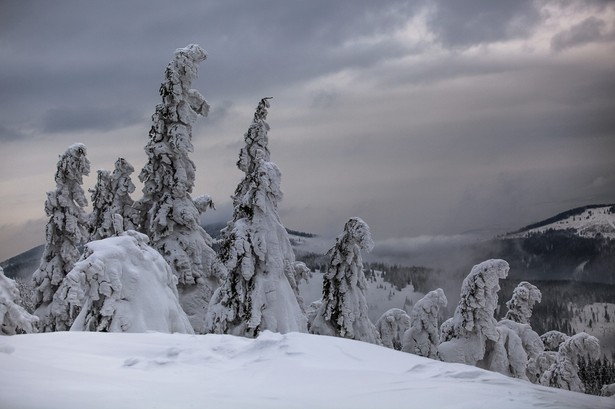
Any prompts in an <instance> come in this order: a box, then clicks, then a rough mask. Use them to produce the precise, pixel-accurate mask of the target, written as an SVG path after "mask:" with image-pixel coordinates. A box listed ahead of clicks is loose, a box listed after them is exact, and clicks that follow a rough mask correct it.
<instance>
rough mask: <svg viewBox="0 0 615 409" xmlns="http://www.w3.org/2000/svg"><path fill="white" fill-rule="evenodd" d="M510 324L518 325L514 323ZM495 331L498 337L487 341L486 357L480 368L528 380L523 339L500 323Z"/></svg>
mask: <svg viewBox="0 0 615 409" xmlns="http://www.w3.org/2000/svg"><path fill="white" fill-rule="evenodd" d="M509 322H510V323H513V324H516V323H515V322H514V321H509ZM520 325H522V324H520ZM495 329H496V332H497V337H496V338H495V339H490V340H487V342H486V347H485V356H484V358H483V359H482V362H481V363H480V366H481V367H483V368H485V369H488V370H490V371H494V372H499V373H501V374H503V375H506V376H510V377H513V378H520V379H525V380H527V374H526V372H527V353H526V352H525V349H524V348H523V341H522V340H521V337H519V335H517V332H516V331H515V330H514V329H512V328H510V327H509V326H506V325H500V324H499V323H498V325H497V326H496V328H495Z"/></svg>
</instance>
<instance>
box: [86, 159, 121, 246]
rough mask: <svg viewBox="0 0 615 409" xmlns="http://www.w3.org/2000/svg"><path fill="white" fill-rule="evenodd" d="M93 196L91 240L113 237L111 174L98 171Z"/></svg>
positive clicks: (91, 191)
mask: <svg viewBox="0 0 615 409" xmlns="http://www.w3.org/2000/svg"><path fill="white" fill-rule="evenodd" d="M90 193H91V194H92V196H91V198H92V213H90V223H89V227H90V240H100V239H104V238H106V237H111V236H113V235H114V234H115V232H114V231H113V217H112V216H113V214H111V213H110V212H109V210H110V208H111V203H112V202H113V192H112V190H111V172H109V171H108V170H104V169H99V170H98V171H97V179H96V186H94V189H90Z"/></svg>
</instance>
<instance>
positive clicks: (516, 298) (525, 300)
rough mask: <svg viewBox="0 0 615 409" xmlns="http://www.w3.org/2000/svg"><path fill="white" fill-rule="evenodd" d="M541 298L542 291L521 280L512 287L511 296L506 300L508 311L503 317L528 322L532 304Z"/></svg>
mask: <svg viewBox="0 0 615 409" xmlns="http://www.w3.org/2000/svg"><path fill="white" fill-rule="evenodd" d="M541 300H542V293H541V292H540V290H539V289H538V287H536V286H535V285H533V284H530V283H528V282H527V281H522V282H520V283H519V285H518V286H517V287H516V288H515V289H514V291H513V294H512V298H511V299H510V300H509V301H507V302H506V307H508V312H506V316H505V317H504V319H507V320H511V321H515V322H519V323H521V324H529V323H530V317H531V316H532V308H534V304H536V303H537V302H540V301H541Z"/></svg>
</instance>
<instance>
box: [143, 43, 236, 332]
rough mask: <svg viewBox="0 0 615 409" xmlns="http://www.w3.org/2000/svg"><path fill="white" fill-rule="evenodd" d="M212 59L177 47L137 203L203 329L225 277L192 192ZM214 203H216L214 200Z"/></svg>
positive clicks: (189, 309) (155, 244)
mask: <svg viewBox="0 0 615 409" xmlns="http://www.w3.org/2000/svg"><path fill="white" fill-rule="evenodd" d="M206 57H207V54H206V53H205V51H204V50H203V49H202V48H201V47H199V46H198V45H195V44H191V45H189V46H187V47H185V48H180V49H177V50H176V51H175V58H174V59H173V60H172V61H171V62H170V63H169V65H168V66H167V69H166V71H165V79H164V82H163V83H162V85H161V86H160V95H161V97H162V103H161V104H158V105H157V106H156V112H155V113H154V115H153V116H152V122H153V125H152V129H151V130H150V139H149V141H148V143H147V145H146V146H145V152H146V153H147V156H148V162H147V163H146V164H145V166H144V167H143V169H142V170H141V173H140V175H139V179H140V180H141V181H142V182H143V198H142V199H141V200H140V201H139V203H138V204H137V206H138V208H139V209H140V211H141V218H142V220H141V230H142V231H143V232H144V233H146V234H147V235H148V236H149V237H150V238H151V240H152V246H153V247H154V248H156V249H157V250H158V251H159V252H160V254H162V255H163V256H164V258H165V259H166V260H167V262H168V263H169V265H170V266H171V270H172V271H173V273H174V274H175V275H176V276H177V278H178V280H179V282H178V291H179V295H180V303H181V305H182V308H183V309H184V311H185V312H186V313H187V314H188V317H189V318H190V322H191V323H192V325H193V327H194V329H195V330H196V331H197V332H200V333H202V332H204V323H205V315H206V313H207V305H208V303H209V300H210V299H211V296H212V295H213V291H214V290H215V289H216V288H217V287H218V286H219V284H220V282H221V280H222V278H223V277H224V270H223V269H222V268H221V266H220V265H219V263H217V262H216V254H215V252H214V251H213V249H212V248H211V245H212V240H211V236H209V234H207V232H206V231H205V230H203V228H202V227H201V226H200V224H199V218H200V215H201V212H202V211H203V210H204V209H205V208H207V206H203V203H202V202H201V201H199V206H198V208H197V205H196V204H195V202H194V201H193V200H192V198H191V196H190V193H191V192H192V189H193V187H194V177H195V166H194V162H192V160H191V159H190V158H189V157H188V154H189V153H190V152H192V151H193V146H192V126H193V125H194V123H195V122H196V120H197V117H198V116H199V115H201V116H205V115H207V113H208V111H209V105H208V104H207V102H206V101H205V99H204V98H203V96H202V95H201V94H200V93H199V92H198V91H196V90H194V89H192V88H191V85H192V81H193V80H194V79H195V78H196V77H197V71H198V64H199V63H200V62H202V61H204V60H205V59H206ZM210 205H211V206H212V207H213V203H211V201H210Z"/></svg>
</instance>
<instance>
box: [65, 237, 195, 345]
mask: <svg viewBox="0 0 615 409" xmlns="http://www.w3.org/2000/svg"><path fill="white" fill-rule="evenodd" d="M147 242H148V238H147V236H145V235H144V234H141V233H138V232H136V231H134V230H129V231H127V232H125V233H123V234H121V235H120V236H117V237H110V238H107V239H104V240H97V241H92V242H90V243H88V244H87V245H86V248H85V252H84V254H83V256H82V258H81V260H80V261H79V262H77V263H76V264H75V267H74V268H73V269H72V271H71V272H70V273H68V275H67V276H66V278H65V279H64V282H63V283H62V286H61V287H60V289H59V290H58V292H57V293H56V295H55V299H54V305H56V306H57V308H58V310H59V311H58V312H57V314H58V315H60V314H61V312H62V311H60V306H64V308H63V311H64V313H65V314H67V315H68V314H69V312H70V310H72V309H75V308H77V307H78V308H80V312H79V315H78V316H77V317H76V318H75V320H74V323H73V325H72V327H71V331H104V332H147V331H159V332H169V333H172V332H180V333H187V334H192V333H193V330H192V326H191V325H190V322H189V321H188V317H187V316H186V314H185V313H184V312H183V310H182V308H181V307H180V305H179V301H178V298H177V290H176V287H175V286H176V283H177V278H176V277H175V275H173V273H172V272H171V269H170V267H169V265H168V264H167V263H166V261H165V260H164V258H163V257H162V256H161V255H160V253H158V252H157V251H156V250H154V249H153V248H152V247H150V246H149V245H148V244H147ZM69 307H70V308H69Z"/></svg>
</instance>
